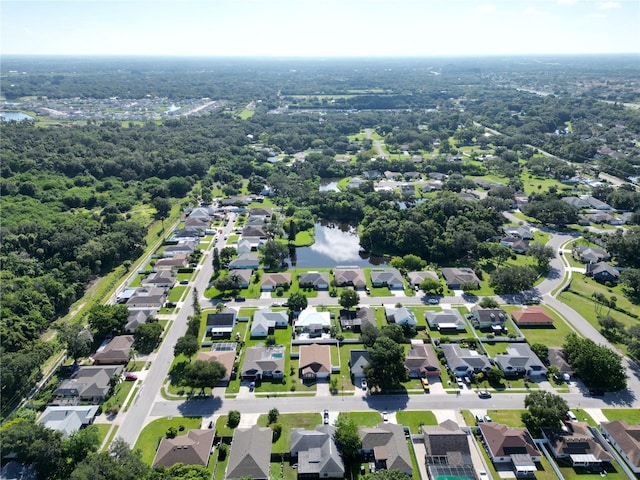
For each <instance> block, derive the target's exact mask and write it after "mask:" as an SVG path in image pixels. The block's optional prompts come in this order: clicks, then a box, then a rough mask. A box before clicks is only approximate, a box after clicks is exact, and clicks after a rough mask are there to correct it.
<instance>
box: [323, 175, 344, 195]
mask: <svg viewBox="0 0 640 480" xmlns="http://www.w3.org/2000/svg"><path fill="white" fill-rule="evenodd" d="M339 180H340V179H339V178H323V179H322V180H320V188H319V190H320V191H321V192H339V191H340V189H339V188H338V181H339Z"/></svg>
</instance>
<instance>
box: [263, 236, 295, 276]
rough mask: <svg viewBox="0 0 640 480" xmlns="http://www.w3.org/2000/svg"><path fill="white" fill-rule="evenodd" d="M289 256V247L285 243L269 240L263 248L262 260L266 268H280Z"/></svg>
mask: <svg viewBox="0 0 640 480" xmlns="http://www.w3.org/2000/svg"><path fill="white" fill-rule="evenodd" d="M287 258H289V249H288V248H287V246H286V245H285V244H283V243H280V242H276V241H275V240H269V241H267V243H265V245H264V247H263V248H262V262H263V263H264V265H265V269H266V270H278V269H279V268H280V267H281V266H282V265H283V264H284V262H285V260H286V259H287Z"/></svg>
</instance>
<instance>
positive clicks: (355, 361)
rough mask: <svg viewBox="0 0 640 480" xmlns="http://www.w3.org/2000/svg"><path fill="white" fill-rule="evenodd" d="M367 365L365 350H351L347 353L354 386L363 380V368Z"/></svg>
mask: <svg viewBox="0 0 640 480" xmlns="http://www.w3.org/2000/svg"><path fill="white" fill-rule="evenodd" d="M367 365H369V352H368V351H367V350H356V349H354V350H351V351H350V352H349V370H350V372H351V377H352V379H353V383H354V384H359V383H360V381H361V380H362V379H363V378H364V376H365V375H364V368H365V367H366V366H367Z"/></svg>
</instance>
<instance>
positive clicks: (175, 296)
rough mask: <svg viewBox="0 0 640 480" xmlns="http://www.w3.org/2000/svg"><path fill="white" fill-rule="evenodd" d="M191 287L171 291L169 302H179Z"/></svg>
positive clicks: (176, 288) (178, 287) (174, 288)
mask: <svg viewBox="0 0 640 480" xmlns="http://www.w3.org/2000/svg"><path fill="white" fill-rule="evenodd" d="M188 289H189V287H183V286H175V287H173V288H172V289H171V290H170V291H169V296H168V297H167V300H168V301H169V302H179V301H180V300H181V299H182V297H183V296H184V294H185V292H186V291H187V290H188Z"/></svg>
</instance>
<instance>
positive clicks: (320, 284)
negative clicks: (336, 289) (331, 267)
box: [298, 271, 329, 290]
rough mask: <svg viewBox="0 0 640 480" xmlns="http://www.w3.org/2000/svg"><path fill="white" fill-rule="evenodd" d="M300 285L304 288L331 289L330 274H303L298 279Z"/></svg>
mask: <svg viewBox="0 0 640 480" xmlns="http://www.w3.org/2000/svg"><path fill="white" fill-rule="evenodd" d="M298 283H299V284H300V286H301V287H302V288H314V289H316V290H327V289H328V288H329V273H328V272H312V271H310V272H303V273H301V274H300V276H299V277H298Z"/></svg>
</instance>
